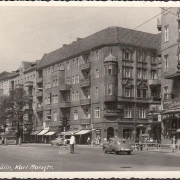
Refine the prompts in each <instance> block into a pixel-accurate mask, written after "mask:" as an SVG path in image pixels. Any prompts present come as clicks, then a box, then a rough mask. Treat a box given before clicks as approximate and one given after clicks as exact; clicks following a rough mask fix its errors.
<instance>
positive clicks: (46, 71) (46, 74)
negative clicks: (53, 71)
mask: <svg viewBox="0 0 180 180" xmlns="http://www.w3.org/2000/svg"><path fill="white" fill-rule="evenodd" d="M46 76H48V69H46ZM25 79H26V78H25Z"/></svg>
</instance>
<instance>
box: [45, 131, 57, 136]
mask: <svg viewBox="0 0 180 180" xmlns="http://www.w3.org/2000/svg"><path fill="white" fill-rule="evenodd" d="M55 133H56V132H52V131H50V132H47V133H46V134H45V136H52V135H53V134H55Z"/></svg>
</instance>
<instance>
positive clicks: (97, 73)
mask: <svg viewBox="0 0 180 180" xmlns="http://www.w3.org/2000/svg"><path fill="white" fill-rule="evenodd" d="M96 78H99V69H96Z"/></svg>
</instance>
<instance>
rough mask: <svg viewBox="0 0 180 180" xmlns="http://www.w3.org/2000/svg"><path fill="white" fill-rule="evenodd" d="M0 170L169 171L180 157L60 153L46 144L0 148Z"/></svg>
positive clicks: (79, 150) (79, 149) (90, 150)
mask: <svg viewBox="0 0 180 180" xmlns="http://www.w3.org/2000/svg"><path fill="white" fill-rule="evenodd" d="M0 157H1V163H0V171H1V172H3V171H6V172H7V171H11V172H12V171H16V172H25V171H28V172H37V171H48V172H50V171H148V170H153V171H167V170H169V171H172V170H179V166H180V161H179V158H180V155H177V154H167V153H158V152H146V151H142V152H141V151H135V152H132V155H126V154H120V155H114V154H104V153H103V151H102V148H100V147H92V146H86V145H85V146H83V145H81V146H78V145H77V146H75V154H61V153H59V147H57V146H51V145H48V144H23V145H22V146H21V147H20V146H13V145H12V146H0Z"/></svg>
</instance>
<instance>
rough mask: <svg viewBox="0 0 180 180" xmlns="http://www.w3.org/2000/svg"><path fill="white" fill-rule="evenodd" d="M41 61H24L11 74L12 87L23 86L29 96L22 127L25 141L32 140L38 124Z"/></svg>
mask: <svg viewBox="0 0 180 180" xmlns="http://www.w3.org/2000/svg"><path fill="white" fill-rule="evenodd" d="M38 63H39V61H35V62H25V61H22V62H21V65H20V68H19V69H18V70H16V71H14V72H12V73H11V74H10V76H9V81H10V88H12V89H15V88H23V89H24V90H25V91H26V95H27V96H28V99H29V101H28V103H27V104H26V105H25V106H24V108H23V117H22V118H23V124H21V125H20V128H21V129H22V130H23V141H25V142H27V141H30V140H31V138H33V136H32V137H31V136H30V134H31V132H32V130H33V129H34V128H35V127H36V126H37V118H36V108H35V104H36V68H37V65H38Z"/></svg>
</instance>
